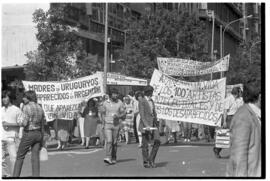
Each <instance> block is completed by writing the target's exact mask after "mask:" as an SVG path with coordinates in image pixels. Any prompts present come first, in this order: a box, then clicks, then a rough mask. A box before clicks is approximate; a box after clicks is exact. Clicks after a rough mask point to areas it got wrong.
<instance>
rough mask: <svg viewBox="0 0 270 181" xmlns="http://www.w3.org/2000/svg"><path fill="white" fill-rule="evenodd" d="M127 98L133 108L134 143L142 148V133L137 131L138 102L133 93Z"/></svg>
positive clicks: (138, 117)
mask: <svg viewBox="0 0 270 181" xmlns="http://www.w3.org/2000/svg"><path fill="white" fill-rule="evenodd" d="M128 96H129V97H130V99H131V100H132V104H133V106H134V120H133V129H134V135H135V138H136V142H137V143H139V148H141V147H142V133H141V132H140V131H139V124H140V114H139V102H138V101H137V100H136V98H135V96H134V92H133V91H131V92H129V95H128Z"/></svg>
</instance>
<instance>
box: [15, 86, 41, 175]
mask: <svg viewBox="0 0 270 181" xmlns="http://www.w3.org/2000/svg"><path fill="white" fill-rule="evenodd" d="M23 100H24V103H25V105H24V107H23V115H24V119H23V121H22V123H21V124H20V125H21V126H23V127H24V134H23V136H22V139H21V142H20V145H19V149H18V152H17V159H16V162H15V167H14V172H13V176H14V177H19V176H20V174H21V170H22V166H23V161H24V158H25V155H26V154H27V152H28V151H29V148H31V157H32V158H31V162H32V175H33V176H35V177H38V176H40V160H39V151H40V149H41V147H42V144H43V133H44V122H45V116H44V111H43V109H42V108H41V106H40V105H39V104H38V103H37V96H36V93H35V92H34V91H27V92H25V93H24V95H23Z"/></svg>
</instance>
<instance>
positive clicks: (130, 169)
mask: <svg viewBox="0 0 270 181" xmlns="http://www.w3.org/2000/svg"><path fill="white" fill-rule="evenodd" d="M212 149H213V144H205V143H196V142H193V143H190V144H183V143H178V144H174V145H173V144H170V145H162V146H161V147H160V149H159V152H158V154H157V158H156V164H157V168H144V167H143V166H142V154H141V149H140V148H138V147H137V144H135V143H133V144H129V145H126V144H124V143H120V144H119V148H118V154H117V155H118V158H117V159H118V162H117V164H116V165H110V166H108V165H106V164H105V163H104V162H103V158H104V156H105V151H104V149H103V148H91V149H88V150H86V149H84V148H82V147H81V146H78V145H71V146H70V147H69V148H66V149H65V150H63V151H57V150H55V149H50V151H49V160H48V161H43V162H41V176H42V177H153V176H154V177H225V174H226V173H225V172H226V163H227V161H228V154H229V152H228V150H223V151H222V153H221V155H222V156H223V158H221V159H217V158H215V156H214V154H213V151H212ZM30 160H31V157H30V154H28V155H27V157H26V158H25V162H24V165H23V169H22V174H21V176H23V177H25V176H26V177H29V176H31V173H32V172H31V162H30Z"/></svg>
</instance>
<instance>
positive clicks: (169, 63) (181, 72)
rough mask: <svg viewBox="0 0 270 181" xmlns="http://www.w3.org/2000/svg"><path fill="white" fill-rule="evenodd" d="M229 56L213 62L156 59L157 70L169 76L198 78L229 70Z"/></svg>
mask: <svg viewBox="0 0 270 181" xmlns="http://www.w3.org/2000/svg"><path fill="white" fill-rule="evenodd" d="M229 60H230V55H227V56H225V57H223V58H221V59H219V60H217V61H214V62H199V61H194V60H188V59H181V58H162V57H157V63H158V69H159V70H160V71H161V72H163V73H165V74H167V75H171V76H199V75H205V74H210V73H215V72H221V71H227V70H228V69H229Z"/></svg>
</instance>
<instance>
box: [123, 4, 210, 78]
mask: <svg viewBox="0 0 270 181" xmlns="http://www.w3.org/2000/svg"><path fill="white" fill-rule="evenodd" d="M129 22H132V21H129ZM127 28H128V31H127V35H128V36H127V44H126V46H125V48H124V50H123V51H121V57H122V58H123V59H124V60H125V61H126V66H125V68H126V69H125V71H126V72H125V73H126V74H128V75H131V76H136V77H144V78H151V75H152V73H153V70H154V68H157V60H156V58H157V57H179V58H186V59H193V60H198V61H210V58H209V56H208V54H207V43H206V42H207V41H208V39H209V38H208V36H207V32H206V25H205V23H204V22H203V21H200V20H198V19H197V18H196V16H195V15H189V14H188V13H185V12H178V11H177V10H173V11H168V10H164V9H162V8H158V9H157V10H156V11H155V12H149V13H146V14H145V15H142V17H141V18H140V19H139V20H138V21H133V22H132V23H131V24H130V25H129V27H127Z"/></svg>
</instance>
